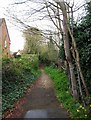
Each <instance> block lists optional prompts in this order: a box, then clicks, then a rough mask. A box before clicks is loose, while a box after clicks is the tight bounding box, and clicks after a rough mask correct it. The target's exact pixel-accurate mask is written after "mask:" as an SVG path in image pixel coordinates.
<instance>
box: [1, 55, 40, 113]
mask: <svg viewBox="0 0 91 120" xmlns="http://www.w3.org/2000/svg"><path fill="white" fill-rule="evenodd" d="M39 73H40V72H39V71H38V58H37V56H36V55H23V56H22V57H21V58H14V59H3V61H2V103H3V104H2V111H3V112H4V111H6V110H7V109H8V108H11V107H12V106H13V104H14V102H15V100H17V99H18V98H19V97H21V96H22V94H23V93H24V91H25V90H26V89H27V87H28V86H29V85H30V84H31V83H33V81H35V80H36V78H37V77H38V75H39Z"/></svg>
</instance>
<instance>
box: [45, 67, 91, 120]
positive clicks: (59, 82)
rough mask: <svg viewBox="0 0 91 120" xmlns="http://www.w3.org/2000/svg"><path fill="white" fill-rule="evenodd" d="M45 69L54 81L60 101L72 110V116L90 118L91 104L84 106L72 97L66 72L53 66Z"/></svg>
mask: <svg viewBox="0 0 91 120" xmlns="http://www.w3.org/2000/svg"><path fill="white" fill-rule="evenodd" d="M45 71H46V72H47V73H48V74H49V76H50V77H51V78H52V80H53V82H54V87H55V89H56V96H57V98H58V100H59V102H61V103H63V106H64V107H65V108H66V109H67V110H68V111H69V112H70V115H71V117H72V118H74V119H76V118H77V119H80V118H88V120H89V119H90V117H91V115H90V113H89V111H90V109H91V105H89V106H87V107H84V106H83V105H81V104H80V103H79V102H78V101H76V100H75V99H74V98H73V97H72V95H71V94H70V91H69V80H68V78H67V76H66V74H65V72H64V71H63V70H59V69H55V68H53V67H46V68H45Z"/></svg>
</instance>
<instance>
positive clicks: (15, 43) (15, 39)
mask: <svg viewBox="0 0 91 120" xmlns="http://www.w3.org/2000/svg"><path fill="white" fill-rule="evenodd" d="M69 1H70V0H69ZM75 1H76V5H81V4H82V3H83V1H84V0H75ZM13 2H14V0H0V18H6V23H7V27H8V31H9V36H10V40H11V48H10V49H11V51H18V50H19V49H23V46H24V39H23V37H22V33H21V32H20V31H19V29H18V28H17V27H15V26H14V25H12V24H11V23H10V21H12V20H10V19H9V21H8V20H7V16H6V15H5V13H6V12H5V9H6V8H7V7H8V6H9V4H12V3H13ZM32 7H33V6H32ZM19 9H20V10H22V9H24V7H20V8H19ZM37 23H38V24H36V22H32V23H31V26H32V25H33V26H34V25H35V26H36V27H37V25H38V26H40V28H42V26H45V25H47V26H50V22H48V21H45V22H42V21H41V22H40V21H39V22H37ZM42 29H43V28H42Z"/></svg>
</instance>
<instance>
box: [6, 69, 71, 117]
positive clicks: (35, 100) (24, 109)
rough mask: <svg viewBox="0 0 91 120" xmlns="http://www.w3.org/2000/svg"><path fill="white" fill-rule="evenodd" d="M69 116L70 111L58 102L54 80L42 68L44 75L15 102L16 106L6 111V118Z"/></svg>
mask: <svg viewBox="0 0 91 120" xmlns="http://www.w3.org/2000/svg"><path fill="white" fill-rule="evenodd" d="M24 117H25V118H29V117H31V118H34V117H35V118H38V117H40V118H41V117H42V118H43V117H44V118H46V117H48V118H69V114H68V112H67V111H66V110H65V109H64V108H62V107H61V105H60V103H59V102H58V100H57V98H56V96H55V92H54V87H53V83H52V80H51V79H50V78H49V77H48V75H47V74H46V73H45V72H44V70H42V75H41V76H40V77H39V79H38V80H37V81H36V83H35V84H34V85H32V86H31V87H30V88H29V89H28V90H27V92H26V94H25V95H24V96H23V97H22V98H21V99H20V100H18V102H17V103H15V107H14V108H13V109H12V110H11V111H8V112H6V113H5V118H24Z"/></svg>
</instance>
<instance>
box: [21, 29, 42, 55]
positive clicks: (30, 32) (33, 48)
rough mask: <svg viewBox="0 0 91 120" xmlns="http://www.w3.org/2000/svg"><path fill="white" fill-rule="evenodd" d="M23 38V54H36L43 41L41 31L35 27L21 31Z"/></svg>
mask: <svg viewBox="0 0 91 120" xmlns="http://www.w3.org/2000/svg"><path fill="white" fill-rule="evenodd" d="M23 36H24V38H25V46H24V53H28V54H29V53H30V54H38V53H39V51H40V46H41V44H42V41H43V37H42V34H41V31H40V30H39V29H37V28H35V27H31V28H27V29H25V30H24V31H23Z"/></svg>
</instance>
